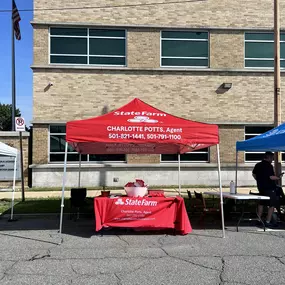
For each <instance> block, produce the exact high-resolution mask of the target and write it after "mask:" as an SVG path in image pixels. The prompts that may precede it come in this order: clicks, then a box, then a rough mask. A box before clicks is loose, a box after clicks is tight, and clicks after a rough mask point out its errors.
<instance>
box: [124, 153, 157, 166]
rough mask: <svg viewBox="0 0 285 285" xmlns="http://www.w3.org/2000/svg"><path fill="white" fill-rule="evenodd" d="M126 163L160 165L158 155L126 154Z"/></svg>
mask: <svg viewBox="0 0 285 285" xmlns="http://www.w3.org/2000/svg"><path fill="white" fill-rule="evenodd" d="M127 163H130V164H131V163H160V155H159V154H128V155H127Z"/></svg>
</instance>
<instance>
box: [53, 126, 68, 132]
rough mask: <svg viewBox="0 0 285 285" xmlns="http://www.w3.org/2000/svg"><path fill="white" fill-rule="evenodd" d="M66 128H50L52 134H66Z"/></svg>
mask: <svg viewBox="0 0 285 285" xmlns="http://www.w3.org/2000/svg"><path fill="white" fill-rule="evenodd" d="M65 129H66V127H65V126H53V125H51V126H50V133H64V134H65Z"/></svg>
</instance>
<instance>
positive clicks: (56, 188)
mask: <svg viewBox="0 0 285 285" xmlns="http://www.w3.org/2000/svg"><path fill="white" fill-rule="evenodd" d="M222 187H223V188H229V187H230V186H229V185H223V186H222ZM253 187H254V188H256V185H254V186H252V185H249V186H239V188H253ZM71 188H76V187H66V188H65V190H67V191H69V190H70V189H71ZM86 188H87V190H123V189H124V187H123V186H112V187H111V186H98V187H86ZM178 188H179V187H178V185H151V186H149V189H166V190H167V189H178ZM195 188H196V189H197V188H199V189H207V188H219V186H218V185H214V186H212V185H181V189H189V190H191V189H195ZM61 190H62V187H32V188H26V189H25V192H37V191H38V192H47V191H61ZM18 191H21V190H20V189H18Z"/></svg>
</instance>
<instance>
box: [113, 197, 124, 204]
mask: <svg viewBox="0 0 285 285" xmlns="http://www.w3.org/2000/svg"><path fill="white" fill-rule="evenodd" d="M115 204H116V205H124V204H125V203H124V202H123V200H122V199H121V198H119V199H118V200H117V201H116V202H115Z"/></svg>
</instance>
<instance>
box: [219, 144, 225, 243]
mask: <svg viewBox="0 0 285 285" xmlns="http://www.w3.org/2000/svg"><path fill="white" fill-rule="evenodd" d="M217 160H218V176H219V187H220V202H221V218H222V229H223V238H225V237H226V233H225V220H224V205H223V204H224V201H223V191H222V179H221V161H220V146H219V144H217Z"/></svg>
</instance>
